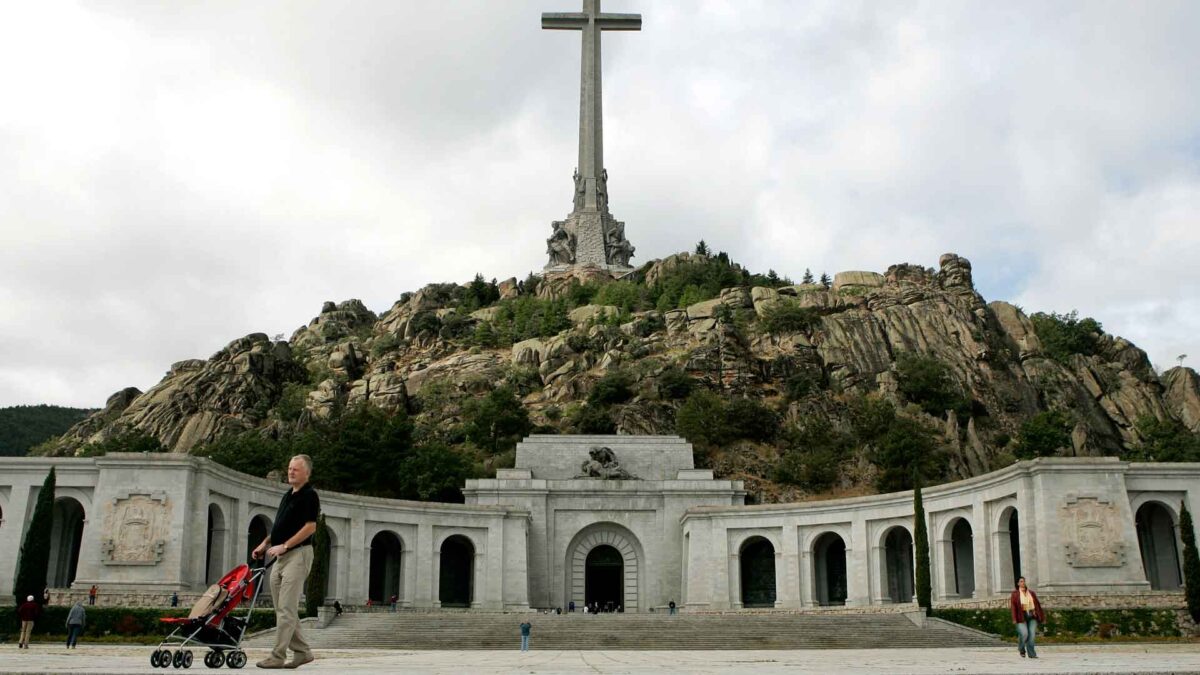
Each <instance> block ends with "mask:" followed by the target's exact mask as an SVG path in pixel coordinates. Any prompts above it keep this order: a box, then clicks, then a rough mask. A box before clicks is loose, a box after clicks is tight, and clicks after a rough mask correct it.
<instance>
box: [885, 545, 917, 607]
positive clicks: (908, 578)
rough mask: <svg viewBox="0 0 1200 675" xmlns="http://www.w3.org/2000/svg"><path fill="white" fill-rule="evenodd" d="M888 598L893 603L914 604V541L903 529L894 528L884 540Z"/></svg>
mask: <svg viewBox="0 0 1200 675" xmlns="http://www.w3.org/2000/svg"><path fill="white" fill-rule="evenodd" d="M883 548H884V559H885V561H886V564H887V585H888V597H889V598H890V599H891V601H892V602H896V603H901V602H912V599H913V540H912V535H910V534H909V533H908V530H906V529H904V528H903V527H893V528H892V529H891V530H890V531H889V532H888V533H887V537H885V538H884V543H883Z"/></svg>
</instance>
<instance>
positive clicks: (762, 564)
mask: <svg viewBox="0 0 1200 675" xmlns="http://www.w3.org/2000/svg"><path fill="white" fill-rule="evenodd" d="M738 558H739V560H740V562H741V567H742V569H741V581H742V607H774V606H775V547H774V546H772V545H771V542H770V541H768V540H767V539H766V538H764V537H751V538H749V539H747V540H746V542H745V543H743V544H742V549H741V551H739V555H738Z"/></svg>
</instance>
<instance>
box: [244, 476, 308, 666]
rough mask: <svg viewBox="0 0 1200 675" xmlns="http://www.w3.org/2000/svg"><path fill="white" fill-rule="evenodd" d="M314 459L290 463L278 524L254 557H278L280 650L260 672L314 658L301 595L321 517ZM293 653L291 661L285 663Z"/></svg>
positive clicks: (274, 572) (274, 595)
mask: <svg viewBox="0 0 1200 675" xmlns="http://www.w3.org/2000/svg"><path fill="white" fill-rule="evenodd" d="M311 476H312V458H311V457H309V456H308V455H296V456H295V457H293V458H292V460H291V461H290V462H288V484H289V485H291V486H292V489H291V490H289V491H287V492H285V493H284V495H283V499H282V500H280V502H279V510H278V511H277V512H276V513H275V525H274V526H273V527H272V528H271V532H270V533H269V534H268V535H267V538H266V539H263V540H262V543H261V544H259V545H258V546H257V547H256V548H255V549H254V552H253V553H251V557H253V558H254V559H256V560H257V559H259V558H262V557H264V556H272V557H274V558H275V565H274V567H272V568H271V603H272V605H274V607H275V648H274V649H272V650H271V655H270V656H269V657H267V658H265V659H263V660H262V661H259V662H258V663H257V664H256V665H257V666H258V667H259V668H298V667H300V666H302V665H304V664H306V663H308V662H310V661H312V660H313V653H312V648H311V647H309V646H308V642H306V641H305V640H304V636H302V635H301V634H300V594H301V592H303V591H304V580H305V579H307V578H308V571H309V570H310V569H312V562H313V547H312V538H313V533H314V532H316V531H317V518H318V517H319V516H320V514H321V500H320V498H319V497H318V496H317V491H316V490H314V489H313V487H312V485H311V484H309V482H308V479H309V477H311ZM288 649H291V650H292V652H293V657H292V660H291V661H285V659H286V658H287V652H288Z"/></svg>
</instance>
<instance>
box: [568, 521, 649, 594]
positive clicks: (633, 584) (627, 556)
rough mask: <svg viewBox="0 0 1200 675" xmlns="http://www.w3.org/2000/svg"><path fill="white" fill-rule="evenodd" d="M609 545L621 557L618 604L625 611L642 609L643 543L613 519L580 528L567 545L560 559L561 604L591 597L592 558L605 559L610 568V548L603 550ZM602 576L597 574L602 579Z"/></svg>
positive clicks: (611, 567) (598, 569) (613, 567)
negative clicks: (561, 569) (563, 586)
mask: <svg viewBox="0 0 1200 675" xmlns="http://www.w3.org/2000/svg"><path fill="white" fill-rule="evenodd" d="M597 549H601V552H599V553H597V554H596V557H595V558H593V557H592V552H593V551H595V550H597ZM604 549H611V550H612V551H616V553H617V554H618V555H619V556H620V558H621V576H620V577H619V586H618V589H619V590H618V598H619V600H620V602H619V604H620V606H621V608H622V609H624V611H626V612H636V611H638V610H639V609H641V606H640V604H639V602H640V598H641V593H640V582H641V580H640V578H639V570H640V562H639V561H640V560H642V555H643V554H642V547H641V544H640V543H639V542H638V540H637V538H636V537H634V536H633V533H632V532H630V531H629V530H627V529H625V528H624V527H622V526H620V525H617V524H616V523H595V524H593V525H589V526H588V527H585V528H583V529H582V530H580V531H579V532H577V533H576V534H575V536H574V537H572V538H571V542H570V543H569V544H568V545H567V555H566V558H565V560H564V561H563V564H564V567H563V571H564V572H565V574H564V575H563V577H564V578H563V581H564V582H565V588H564V589H563V595H564V598H563V600H562V602H561V604H562V605H563V606H566V605H567V604H569V603H571V602H574V603H575V605H576V606H579V607H582V606H583V605H584V604H585V603H586V602H588V599H589V598H591V593H592V592H593V589H592V588H590V587H589V585H590V584H591V583H594V582H592V581H589V579H590V577H591V574H592V569H593V568H592V567H591V562H593V561H595V562H601V561H608V566H609V569H610V570H611V569H615V566H613V565H612V554H611V552H607V551H604ZM594 569H595V570H596V571H598V572H599V573H600V574H601V575H603V574H605V572H603V571H600V567H599V566H597V567H596V568H594ZM602 578H604V577H603V576H600V577H597V579H602Z"/></svg>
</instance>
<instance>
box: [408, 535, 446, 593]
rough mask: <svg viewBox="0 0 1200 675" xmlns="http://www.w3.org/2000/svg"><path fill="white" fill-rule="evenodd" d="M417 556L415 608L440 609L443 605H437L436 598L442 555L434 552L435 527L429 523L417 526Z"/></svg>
mask: <svg viewBox="0 0 1200 675" xmlns="http://www.w3.org/2000/svg"><path fill="white" fill-rule="evenodd" d="M422 521H424V519H422ZM416 556H417V561H416V565H414V567H416V569H417V579H416V586H415V589H416V593H415V594H414V597H413V606H414V607H440V606H441V603H440V602H439V603H436V604H435V602H434V598H436V597H437V582H438V563H439V562H440V560H441V555H440V553H439V552H438V551H436V550H434V541H433V525H431V524H430V523H428V522H419V523H418V524H417V541H416Z"/></svg>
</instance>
